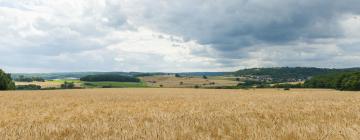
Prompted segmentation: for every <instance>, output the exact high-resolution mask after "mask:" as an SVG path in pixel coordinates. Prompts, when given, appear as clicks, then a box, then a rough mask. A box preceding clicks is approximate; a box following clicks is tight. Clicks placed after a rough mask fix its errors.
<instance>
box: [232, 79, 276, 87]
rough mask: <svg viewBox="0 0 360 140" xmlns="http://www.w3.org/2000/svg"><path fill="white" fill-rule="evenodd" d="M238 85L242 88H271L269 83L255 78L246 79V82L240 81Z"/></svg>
mask: <svg viewBox="0 0 360 140" xmlns="http://www.w3.org/2000/svg"><path fill="white" fill-rule="evenodd" d="M238 87H240V88H252V87H256V88H270V86H269V84H268V83H266V82H261V81H254V80H246V81H244V83H239V84H238Z"/></svg>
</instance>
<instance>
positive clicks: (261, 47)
mask: <svg viewBox="0 0 360 140" xmlns="http://www.w3.org/2000/svg"><path fill="white" fill-rule="evenodd" d="M359 5H360V1H358V0H343V1H338V0H302V1H295V0H268V1H261V0H227V1H220V0H209V1H204V0H181V1H166V0H160V1H151V0H131V1H128V0H77V1H72V0H63V1H53V0H12V1H5V0H4V1H0V35H1V38H0V52H2V55H0V67H1V68H4V69H5V70H8V71H11V72H55V71H231V70H236V69H240V68H250V67H274V66H315V67H331V68H340V67H359V66H360V65H359V64H358V63H357V62H359V60H360V46H359V45H360V6H359Z"/></svg>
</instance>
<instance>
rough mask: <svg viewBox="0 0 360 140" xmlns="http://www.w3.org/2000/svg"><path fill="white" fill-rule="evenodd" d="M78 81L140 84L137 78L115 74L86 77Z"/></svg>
mask: <svg viewBox="0 0 360 140" xmlns="http://www.w3.org/2000/svg"><path fill="white" fill-rule="evenodd" d="M80 80H81V81H88V82H105V81H106V82H110V81H111V82H140V79H138V78H134V77H130V76H123V75H117V74H102V75H88V76H85V77H82V78H80Z"/></svg>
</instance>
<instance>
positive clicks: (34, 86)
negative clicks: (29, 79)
mask: <svg viewBox="0 0 360 140" xmlns="http://www.w3.org/2000/svg"><path fill="white" fill-rule="evenodd" d="M40 89H41V86H38V85H33V84H31V85H19V86H16V90H40Z"/></svg>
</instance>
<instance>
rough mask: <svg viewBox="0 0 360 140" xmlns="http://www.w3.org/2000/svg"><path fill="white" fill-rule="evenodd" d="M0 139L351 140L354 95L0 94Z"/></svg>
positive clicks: (358, 112) (359, 125)
mask: <svg viewBox="0 0 360 140" xmlns="http://www.w3.org/2000/svg"><path fill="white" fill-rule="evenodd" d="M0 112H1V114H0V137H1V139H289V140H293V139H304V140H305V139H306V140H307V139H354V140H355V139H358V138H359V137H360V93H359V92H339V91H333V90H309V89H308V90H300V89H298V90H291V91H282V90H276V89H257V90H215V89H166V88H159V89H156V88H154V89H83V90H54V91H15V92H0Z"/></svg>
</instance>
